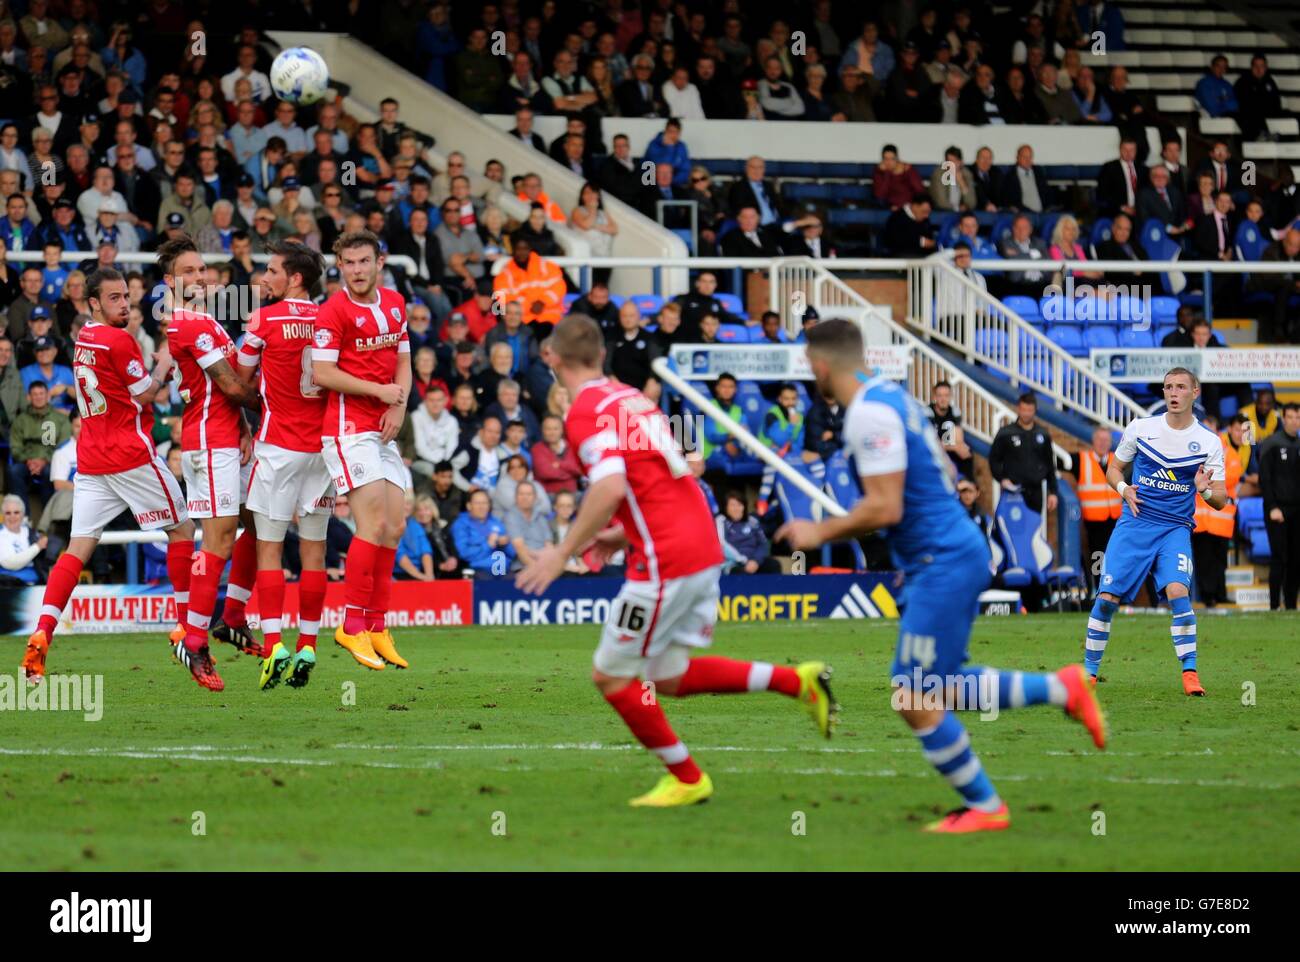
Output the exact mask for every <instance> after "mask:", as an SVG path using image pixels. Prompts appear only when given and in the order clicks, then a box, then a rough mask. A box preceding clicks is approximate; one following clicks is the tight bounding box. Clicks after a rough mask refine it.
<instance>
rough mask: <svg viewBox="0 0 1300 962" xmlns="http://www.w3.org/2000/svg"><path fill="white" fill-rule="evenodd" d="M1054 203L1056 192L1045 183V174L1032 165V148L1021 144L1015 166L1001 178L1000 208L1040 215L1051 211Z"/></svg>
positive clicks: (1039, 168) (1041, 169)
mask: <svg viewBox="0 0 1300 962" xmlns="http://www.w3.org/2000/svg"><path fill="white" fill-rule="evenodd" d="M1055 201H1056V192H1055V191H1054V190H1053V189H1052V187H1051V185H1049V184H1048V183H1047V174H1045V173H1044V172H1043V168H1041V167H1037V166H1035V165H1034V148H1033V147H1030V146H1029V145H1028V144H1022V145H1021V147H1020V149H1019V150H1017V151H1016V164H1015V166H1014V167H1012V168H1011V169H1010V170H1008V171H1007V172H1006V174H1005V175H1004V176H1003V178H1002V204H1001V206H1003V207H1008V208H1010V209H1011V210H1029V211H1033V212H1034V213H1036V214H1041V213H1042V212H1043V211H1046V210H1051V209H1052V208H1053V206H1054V205H1055Z"/></svg>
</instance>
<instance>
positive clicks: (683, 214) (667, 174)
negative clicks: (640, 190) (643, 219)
mask: <svg viewBox="0 0 1300 962" xmlns="http://www.w3.org/2000/svg"><path fill="white" fill-rule="evenodd" d="M673 173H674V172H673V165H672V164H655V185H654V187H652V188H651V189H650V190H649V191H647V192H646V194H645V206H644V207H643V208H642V213H643V214H645V215H646V216H647V217H649V218H650V219H651V220H654V221H657V220H659V201H661V200H688V199H689V193H690V192H689V191H688V190H687V189H686V188H684V187H674V186H673ZM662 223H663V225H664V226H665V227H667V228H668V229H669V230H679V229H681V228H687V229H689V228H690V226H691V214H690V211H689V210H688V209H687V208H685V207H676V206H674V207H665V208H664V215H663V221H662Z"/></svg>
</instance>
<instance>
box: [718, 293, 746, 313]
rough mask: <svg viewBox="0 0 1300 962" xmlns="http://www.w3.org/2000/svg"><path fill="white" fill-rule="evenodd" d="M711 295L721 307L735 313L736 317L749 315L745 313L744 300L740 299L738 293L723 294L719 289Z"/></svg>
mask: <svg viewBox="0 0 1300 962" xmlns="http://www.w3.org/2000/svg"><path fill="white" fill-rule="evenodd" d="M713 296H714V297H716V298H717V299H718V302H719V303H720V304H721V305H722V307H723V309H724V310H726V311H728V312H729V313H731V314H735V315H736V316H737V317H746V318H747V317H749V315H748V314H746V313H745V302H744V301H742V300H741V299H740V295H739V294H723V293H722V292H720V291H719V292H718V293H716V294H714V295H713Z"/></svg>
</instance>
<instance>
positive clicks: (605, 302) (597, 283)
mask: <svg viewBox="0 0 1300 962" xmlns="http://www.w3.org/2000/svg"><path fill="white" fill-rule="evenodd" d="M569 313H570V314H586V315H587V316H588V317H590V318H591V319H592V320H594V321H595V322H596V323H597V324H599V325H600V329H601V330H602V331H604V332H605V336H606V337H608V336H609V335H610V334H611V333H613V332H615V331H617V330H618V306H617V305H616V304H614V303H613V302H612V301H611V300H610V299H609V284H608V282H606V281H604V280H595V279H593V280H592V283H591V288H590V289H589V290H588V291H587V293H586V294H583V295H582V296H581V297H579V298H578V299H577V300H576V301H574V302H573V303H572V304H571V305H570V306H569Z"/></svg>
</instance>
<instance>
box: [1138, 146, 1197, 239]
mask: <svg viewBox="0 0 1300 962" xmlns="http://www.w3.org/2000/svg"><path fill="white" fill-rule="evenodd" d="M1147 177H1148V178H1149V179H1150V183H1149V184H1148V185H1147V186H1146V187H1143V188H1142V189H1141V190H1139V191H1138V197H1137V216H1138V224H1145V223H1146V222H1147V221H1149V220H1158V221H1159V222H1160V223H1162V224H1164V225H1165V228H1166V229H1167V231H1168V233H1169V234H1170V236H1173V237H1177V236H1178V235H1179V234H1182V233H1183V232H1184V231H1186V229H1187V228H1186V227H1185V226H1184V224H1183V208H1184V203H1183V195H1182V194H1181V193H1179V192H1178V191H1177V190H1176V189H1175V188H1173V187H1172V186H1170V184H1169V171H1168V170H1166V169H1165V166H1164V164H1156V165H1155V166H1154V167H1152V168H1151V169H1150V170H1149V171H1147Z"/></svg>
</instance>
